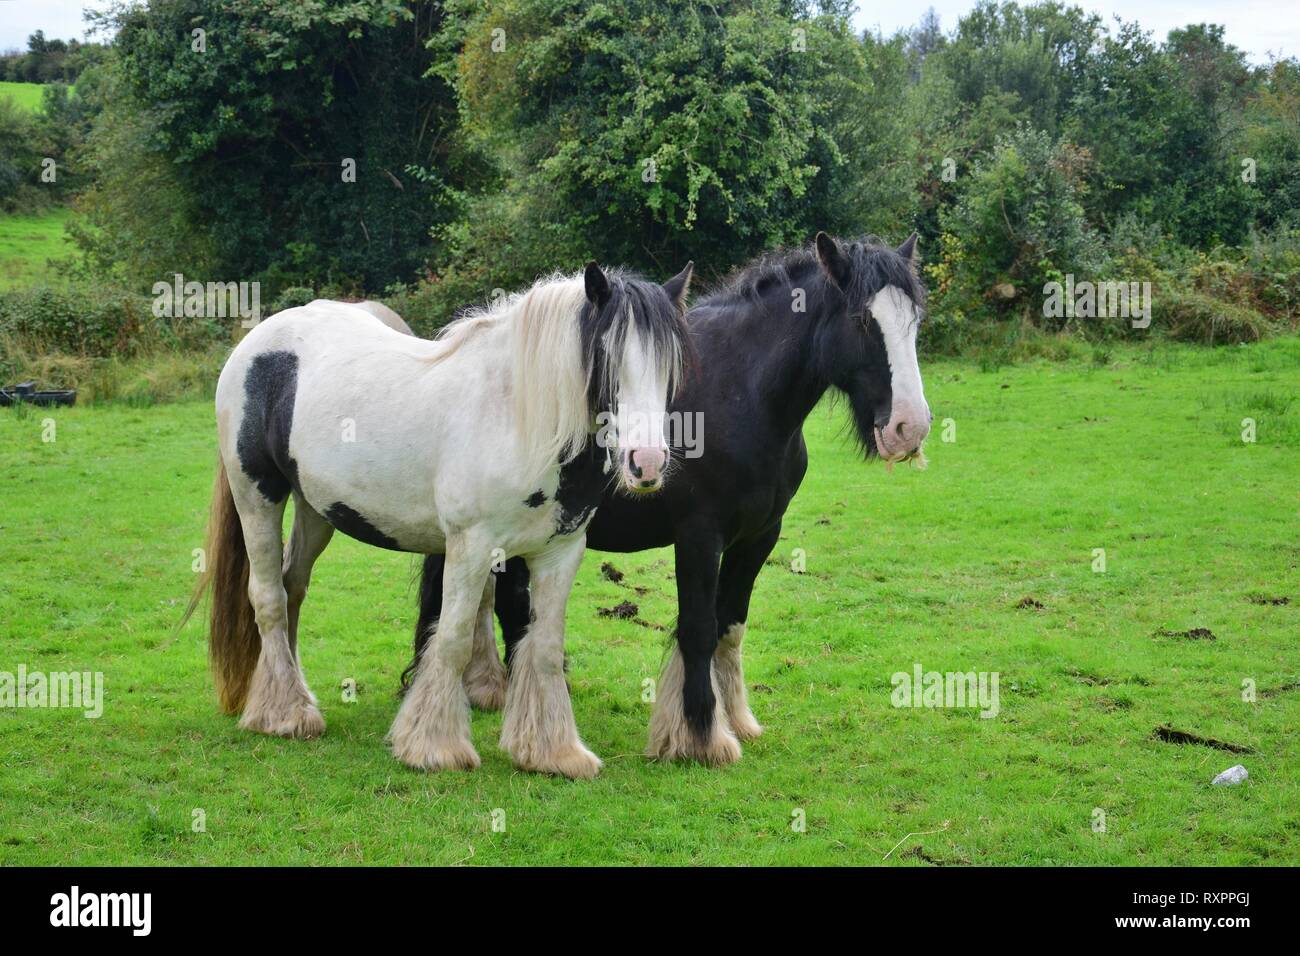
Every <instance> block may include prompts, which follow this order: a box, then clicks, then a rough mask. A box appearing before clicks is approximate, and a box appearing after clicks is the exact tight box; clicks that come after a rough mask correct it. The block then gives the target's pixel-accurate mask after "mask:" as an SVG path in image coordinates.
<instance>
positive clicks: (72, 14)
mask: <svg viewBox="0 0 1300 956" xmlns="http://www.w3.org/2000/svg"><path fill="white" fill-rule="evenodd" d="M1076 2H1077V3H1078V5H1079V6H1082V7H1084V8H1085V9H1088V10H1093V11H1095V12H1097V13H1100V14H1101V15H1102V16H1103V17H1104V18H1105V20H1106V22H1107V23H1108V24H1109V23H1110V22H1111V20H1112V18H1113V17H1114V15H1115V14H1116V13H1120V14H1122V16H1123V17H1124V18H1125V19H1126V20H1136V21H1138V23H1140V24H1142V27H1143V29H1145V30H1150V31H1152V32H1154V33H1155V35H1156V38H1157V39H1164V37H1165V34H1167V33H1168V32H1169V30H1170V28H1172V27H1178V26H1184V25H1186V24H1188V23H1206V22H1208V23H1222V24H1223V25H1224V26H1226V27H1227V38H1228V42H1229V43H1232V44H1234V45H1236V46H1238V47H1240V48H1241V49H1243V50H1245V51H1246V53H1247V54H1248V55H1249V56H1250V58H1251V60H1253V61H1254V62H1256V63H1263V62H1265V61H1266V60H1267V59H1268V55H1269V54H1270V53H1275V54H1280V55H1282V56H1300V2H1297V0H1231V2H1227V0H1122V2H1111V0H1076ZM974 5H975V0H928V2H927V0H919V2H918V3H906V2H903V3H899V2H897V0H895V2H892V3H881V2H880V0H860V2H859V5H858V15H857V17H856V19H855V21H854V22H855V23H856V24H857V26H858V28H859V29H870V30H877V29H878V30H880V31H882V32H883V33H885V34H886V35H889V34H892V33H893V32H894V31H895V30H899V29H903V28H905V27H909V26H911V25H913V24H914V23H915V22H916V21H917V20H918V19H920V16H921V14H922V13H923V12H924V11H925V8H926V7H927V6H933V7H934V9H935V12H936V13H937V14H938V15H939V22H940V23H941V24H942V26H943V29H944V32H948V31H951V30H952V28H953V27H954V26H956V24H957V19H958V17H960V16H961V15H962V14H964V13H965V12H966V11H967V10H969V9H970V8H971V7H973V6H974ZM98 6H100V4H99V3H97V2H94V0H90V2H87V0H0V50H8V49H11V48H13V47H20V48H24V49H25V48H26V46H27V37H28V36H29V35H30V34H31V33H32V32H33V31H34V30H44V31H45V35H46V36H48V37H59V38H61V39H64V40H67V39H70V38H72V37H77V38H83V37H84V35H85V25H84V24H83V23H82V20H81V11H82V9H83V8H86V7H98Z"/></svg>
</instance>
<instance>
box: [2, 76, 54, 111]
mask: <svg viewBox="0 0 1300 956" xmlns="http://www.w3.org/2000/svg"><path fill="white" fill-rule="evenodd" d="M44 89H45V86H44V85H43V84H41V83H13V82H10V81H8V80H4V81H0V97H7V98H9V99H11V100H13V101H14V102H15V103H17V104H18V105H19V106H20V107H22V108H23V109H25V110H30V111H31V112H33V113H35V112H36V111H37V110H39V109H40V108H41V97H42V96H43V95H44V94H43V92H42V91H43V90H44Z"/></svg>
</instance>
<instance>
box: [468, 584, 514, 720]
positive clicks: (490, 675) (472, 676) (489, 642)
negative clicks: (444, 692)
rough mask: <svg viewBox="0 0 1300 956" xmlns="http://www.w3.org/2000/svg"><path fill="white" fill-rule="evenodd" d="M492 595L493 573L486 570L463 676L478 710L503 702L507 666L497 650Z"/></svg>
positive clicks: (487, 708)
mask: <svg viewBox="0 0 1300 956" xmlns="http://www.w3.org/2000/svg"><path fill="white" fill-rule="evenodd" d="M495 599H496V575H493V574H489V575H488V576H487V584H485V585H484V586H483V597H482V600H480V601H479V606H478V616H477V617H476V618H475V621H474V649H473V651H472V652H471V654H470V660H469V665H468V666H467V667H466V668H465V677H464V682H465V693H466V694H468V695H469V702H470V703H471V704H473V705H474V706H475V707H477V708H478V709H479V710H500V709H501V707H502V706H503V705H504V704H505V702H506V669H505V667H504V666H502V664H501V655H500V654H498V653H497V635H496V625H495V623H494V621H493V620H492V608H493V605H494V604H495Z"/></svg>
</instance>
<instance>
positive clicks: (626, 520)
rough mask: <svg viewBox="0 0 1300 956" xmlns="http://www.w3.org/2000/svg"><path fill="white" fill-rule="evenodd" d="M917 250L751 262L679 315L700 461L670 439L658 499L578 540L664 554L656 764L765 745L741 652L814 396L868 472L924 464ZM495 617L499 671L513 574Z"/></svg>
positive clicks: (491, 647)
mask: <svg viewBox="0 0 1300 956" xmlns="http://www.w3.org/2000/svg"><path fill="white" fill-rule="evenodd" d="M915 248H916V236H915V235H913V236H912V237H911V238H909V239H908V240H907V241H906V242H904V243H903V245H902V246H900V247H899V248H898V249H892V248H889V247H888V246H884V245H880V244H879V243H878V242H876V241H874V240H872V239H864V240H861V241H856V242H841V241H837V240H835V239H832V238H830V237H829V236H827V235H826V234H825V233H821V234H818V236H817V240H816V242H815V244H814V246H813V248H812V249H798V250H794V251H785V252H780V253H775V254H772V255H770V256H768V257H766V258H764V259H761V260H759V261H758V262H756V263H755V264H753V265H751V266H749V267H748V268H746V269H744V270H743V271H742V272H740V273H739V274H738V275H737V276H735V277H734V278H733V279H732V280H731V281H729V282H728V283H726V284H725V285H724V287H723V288H722V289H720V290H719V291H717V292H715V293H713V294H711V295H709V296H707V297H706V298H704V299H702V300H701V301H700V302H698V303H697V304H696V305H695V307H694V308H692V309H691V310H690V312H689V313H687V316H686V321H687V325H688V328H689V330H690V334H691V338H692V340H693V344H694V349H695V353H696V357H697V362H698V370H697V372H696V374H695V375H694V376H692V377H691V378H690V379H688V381H687V382H686V383H684V384H683V386H682V387H681V388H680V389H679V390H678V392H677V395H676V398H675V400H674V401H673V404H672V409H671V410H672V411H673V412H675V413H677V414H678V416H685V415H692V414H696V413H698V414H699V415H702V416H703V417H702V425H703V430H704V431H703V441H702V450H703V453H702V454H700V455H699V456H698V457H684V456H683V454H682V449H681V448H680V447H678V446H679V444H680V442H679V441H678V440H674V455H673V457H674V459H675V461H674V463H673V465H674V468H675V469H676V471H675V474H674V477H673V480H672V481H670V482H668V484H667V485H666V487H665V490H664V491H663V492H662V493H661V494H658V495H655V496H652V497H648V498H646V497H643V498H631V497H627V496H623V495H619V494H617V493H615V492H614V491H613V490H610V491H607V492H606V494H605V497H604V499H603V501H602V502H601V505H600V507H599V509H598V510H597V512H596V516H595V518H594V519H593V520H592V523H591V525H590V527H589V528H588V530H587V545H588V547H591V548H595V549H596V550H598V551H618V552H629V551H642V550H645V549H647V548H660V547H666V546H668V545H673V547H674V549H675V556H676V563H677V601H678V619H677V629H676V637H677V648H676V650H675V651H674V653H673V655H672V658H671V660H670V661H669V664H668V666H667V668H666V669H665V671H664V674H663V676H662V677H661V679H660V681H659V684H658V687H657V693H656V701H655V708H654V713H653V716H652V717H651V721H650V746H649V753H650V755H652V756H655V757H659V758H661V759H674V758H690V759H695V760H699V761H701V762H703V763H707V764H723V763H729V762H731V761H734V760H736V759H738V758H739V757H740V744H739V740H747V739H751V738H753V737H756V736H758V734H759V733H761V732H762V728H761V727H760V726H759V724H758V722H757V721H756V720H755V719H754V716H753V714H752V713H751V712H750V710H749V704H748V701H747V699H746V693H745V683H744V677H743V674H742V670H741V652H740V647H741V640H742V639H743V637H744V631H745V621H746V618H747V616H748V612H749V598H750V594H751V593H752V591H753V588H754V581H755V579H756V578H757V577H758V572H759V570H760V569H761V568H762V567H763V563H764V561H765V560H766V559H767V556H768V555H769V554H770V553H771V551H772V548H773V547H774V546H775V545H776V542H777V538H778V537H779V536H780V533H781V519H782V517H783V516H784V515H785V510H786V508H787V507H788V506H789V504H790V501H791V499H792V498H793V497H794V495H795V492H797V491H798V490H799V484H800V482H801V481H802V480H803V476H804V472H805V471H806V470H807V467H808V452H807V447H806V446H805V444H804V440H803V432H802V427H803V423H804V419H805V418H807V416H808V414H809V413H810V412H811V411H812V410H813V408H814V407H815V406H816V405H817V403H818V402H819V401H820V400H821V398H822V396H823V395H824V394H825V393H826V391H827V390H828V389H831V388H835V389H838V390H839V391H840V392H842V393H843V394H844V395H845V396H846V397H847V398H848V401H849V405H850V407H851V409H852V413H853V419H854V423H855V425H856V431H857V436H858V438H859V440H860V442H861V445H862V448H863V450H864V452H865V454H866V456H867V457H868V458H870V457H873V456H879V457H882V458H885V459H886V460H889V461H900V460H904V459H908V458H912V457H915V456H917V455H919V453H920V448H921V443H922V441H923V440H924V438H925V436H926V435H927V434H928V432H929V430H930V410H929V407H928V405H927V404H926V402H925V397H924V394H923V391H922V385H921V377H920V372H919V369H918V367H917V362H916V333H917V327H918V324H919V321H920V319H921V317H922V315H923V313H924V305H925V289H924V287H923V286H922V284H921V282H920V280H919V279H918V277H917V271H916V264H915ZM697 420H698V419H697ZM675 438H677V439H679V438H680V435H678V436H675ZM442 560H443V559H442V558H441V557H439V556H430V557H429V558H427V559H426V560H425V565H424V575H423V580H422V583H421V589H420V619H419V623H418V624H417V626H416V632H415V658H414V661H413V662H412V664H411V667H410V668H408V669H407V672H406V673H404V674H403V684H405V682H406V680H407V679H408V675H409V674H410V673H411V672H412V670H413V668H414V666H415V661H418V660H419V656H420V653H421V651H422V649H423V647H424V645H425V644H426V642H427V641H428V638H429V633H430V629H431V626H432V625H433V624H434V623H435V622H436V621H437V618H438V614H439V611H440V608H441V600H442ZM495 610H496V614H497V617H498V618H499V619H500V621H501V626H502V631H503V635H504V638H505V644H506V660H507V662H508V661H509V660H510V655H511V653H512V652H513V649H514V647H515V645H517V644H518V642H519V640H520V639H521V638H522V637H523V635H524V632H525V630H526V628H527V626H528V619H529V594H528V572H527V569H526V567H524V565H523V562H521V561H518V560H511V561H509V562H507V563H506V565H505V570H504V571H503V572H502V573H500V574H498V575H497V590H496V598H495ZM474 653H475V656H476V658H478V660H477V661H476V662H475V663H474V664H471V667H470V671H475V670H477V671H478V673H480V674H482V673H488V672H491V671H493V670H494V669H495V670H497V671H499V670H500V667H501V665H500V661H499V659H498V658H497V650H496V643H495V640H494V638H493V637H492V630H491V620H490V618H489V619H487V620H486V621H484V622H481V623H480V636H479V637H478V638H477V639H476V641H475V650H474ZM470 671H467V675H468V674H469V673H470ZM502 677H504V673H503V672H502ZM469 679H470V678H469V677H468V676H467V682H468V681H469ZM481 686H482V685H481V682H480V689H479V692H478V693H475V691H474V688H471V699H473V700H475V702H476V703H478V704H480V705H484V704H486V705H487V706H492V704H494V703H495V700H496V696H497V695H495V694H490V693H489V694H484V693H482V691H481Z"/></svg>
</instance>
